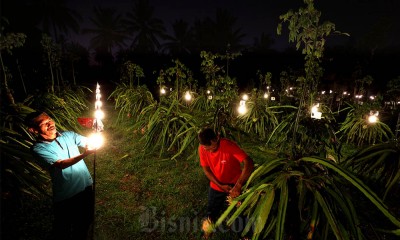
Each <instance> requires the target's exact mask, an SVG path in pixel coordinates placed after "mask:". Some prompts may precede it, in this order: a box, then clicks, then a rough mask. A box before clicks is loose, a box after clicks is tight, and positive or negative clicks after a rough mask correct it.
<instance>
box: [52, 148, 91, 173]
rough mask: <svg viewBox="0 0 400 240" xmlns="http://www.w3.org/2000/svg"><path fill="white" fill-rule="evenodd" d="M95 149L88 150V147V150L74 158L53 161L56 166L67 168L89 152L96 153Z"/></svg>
mask: <svg viewBox="0 0 400 240" xmlns="http://www.w3.org/2000/svg"><path fill="white" fill-rule="evenodd" d="M94 151H95V150H88V149H86V151H85V152H84V153H82V154H79V155H78V156H75V157H72V158H68V159H65V160H57V161H56V162H55V163H53V165H52V166H53V167H56V168H61V169H64V168H67V167H70V166H72V165H74V164H75V163H77V162H79V161H80V160H82V159H84V158H85V157H86V156H88V155H89V154H92V153H94Z"/></svg>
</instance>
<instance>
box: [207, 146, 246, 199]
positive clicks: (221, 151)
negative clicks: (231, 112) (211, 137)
mask: <svg viewBox="0 0 400 240" xmlns="http://www.w3.org/2000/svg"><path fill="white" fill-rule="evenodd" d="M199 156H200V165H201V166H202V167H210V169H211V172H212V173H213V174H214V175H215V177H216V179H217V180H218V181H219V182H221V183H223V184H235V183H236V181H237V180H238V179H239V177H240V174H241V173H242V168H241V166H240V163H241V162H242V161H243V160H244V159H245V158H247V154H246V153H245V152H244V151H243V150H242V149H241V148H240V147H239V146H238V145H237V144H236V143H234V142H232V141H231V140H229V139H226V138H221V139H220V141H219V147H218V149H217V151H215V152H209V151H207V150H205V149H204V148H203V147H202V146H201V145H200V146H199ZM210 187H211V188H213V189H215V190H217V191H220V192H223V190H222V189H221V188H219V187H218V186H217V185H216V184H215V183H213V182H211V181H210Z"/></svg>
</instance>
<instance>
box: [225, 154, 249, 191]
mask: <svg viewBox="0 0 400 240" xmlns="http://www.w3.org/2000/svg"><path fill="white" fill-rule="evenodd" d="M243 163H244V167H243V170H242V174H240V177H239V179H238V180H237V182H236V184H235V186H234V187H233V188H232V190H231V191H230V194H229V195H230V196H231V197H232V198H235V197H237V196H239V195H240V193H241V190H242V187H243V185H244V184H245V183H246V181H247V179H248V178H249V177H250V175H251V173H252V172H253V169H254V162H253V159H251V158H250V157H247V158H245V159H244V160H243Z"/></svg>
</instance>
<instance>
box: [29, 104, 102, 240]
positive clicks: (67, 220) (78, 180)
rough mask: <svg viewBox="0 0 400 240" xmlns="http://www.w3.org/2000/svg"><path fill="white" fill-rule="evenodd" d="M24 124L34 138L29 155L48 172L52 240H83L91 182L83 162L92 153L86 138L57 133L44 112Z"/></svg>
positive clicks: (91, 215)
mask: <svg viewBox="0 0 400 240" xmlns="http://www.w3.org/2000/svg"><path fill="white" fill-rule="evenodd" d="M25 120H26V121H25V123H26V125H27V126H28V130H29V131H30V132H32V133H34V134H36V136H37V142H36V143H35V144H34V145H33V146H32V151H33V155H34V156H35V157H37V158H38V159H39V160H41V161H42V163H43V164H44V165H45V166H46V167H47V168H48V170H49V172H50V176H51V179H52V189H53V203H54V238H55V239H74V240H75V239H86V238H87V235H88V230H89V228H90V225H91V223H92V222H93V218H94V212H93V211H94V192H93V188H92V184H93V180H92V177H91V175H90V173H89V170H88V168H87V166H86V164H85V162H84V161H83V159H84V158H85V157H86V156H88V155H89V154H91V153H94V151H95V150H88V149H86V150H85V151H84V152H83V153H80V151H79V147H84V148H86V147H87V138H86V137H84V136H81V135H79V134H77V133H75V132H72V131H66V132H62V133H60V132H58V131H57V129H56V126H55V123H54V121H53V120H52V119H51V118H50V117H49V115H47V114H46V113H44V112H34V113H31V114H29V115H28V116H27V117H26V119H25Z"/></svg>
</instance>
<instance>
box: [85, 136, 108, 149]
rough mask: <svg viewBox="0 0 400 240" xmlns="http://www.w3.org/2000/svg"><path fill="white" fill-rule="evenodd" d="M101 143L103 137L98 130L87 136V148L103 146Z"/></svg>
mask: <svg viewBox="0 0 400 240" xmlns="http://www.w3.org/2000/svg"><path fill="white" fill-rule="evenodd" d="M103 144H104V137H103V135H102V134H101V133H100V132H97V133H92V134H91V135H90V136H89V137H88V145H87V147H88V149H89V150H95V149H99V148H100V147H102V146H103Z"/></svg>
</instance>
